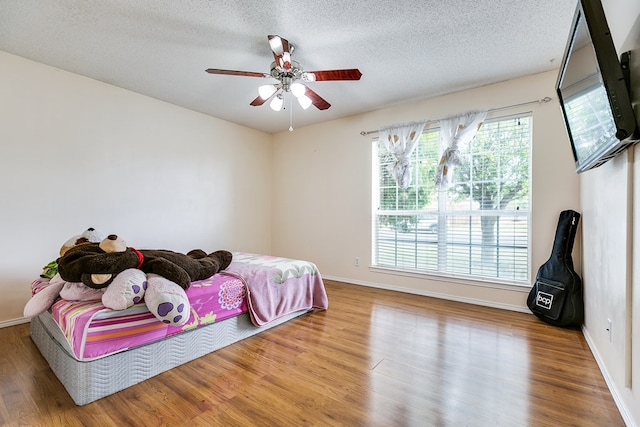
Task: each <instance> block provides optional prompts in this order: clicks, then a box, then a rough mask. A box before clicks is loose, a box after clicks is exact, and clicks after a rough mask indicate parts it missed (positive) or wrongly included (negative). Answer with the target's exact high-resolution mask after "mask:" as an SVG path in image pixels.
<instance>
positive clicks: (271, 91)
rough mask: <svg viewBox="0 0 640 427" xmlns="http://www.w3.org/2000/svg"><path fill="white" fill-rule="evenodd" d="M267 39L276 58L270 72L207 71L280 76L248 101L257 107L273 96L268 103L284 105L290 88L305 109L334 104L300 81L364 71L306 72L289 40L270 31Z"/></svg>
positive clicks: (351, 75)
mask: <svg viewBox="0 0 640 427" xmlns="http://www.w3.org/2000/svg"><path fill="white" fill-rule="evenodd" d="M267 39H268V41H269V47H270V48H271V52H272V53H273V58H274V61H273V62H272V63H271V69H270V72H269V73H258V72H253V71H238V70H224V69H219V68H208V69H207V70H206V72H207V73H210V74H225V75H230V76H246V77H262V78H274V79H276V80H278V83H276V84H267V85H262V86H259V87H258V97H257V98H256V99H254V100H253V101H252V102H251V103H250V104H249V105H251V106H254V107H256V106H259V105H262V104H264V103H265V102H267V101H268V100H269V99H271V98H273V99H272V100H271V102H270V103H269V106H270V107H271V108H272V109H273V110H275V111H280V110H281V109H282V107H283V105H284V94H285V93H287V92H291V93H292V94H293V95H294V96H295V97H296V99H297V100H298V104H300V106H301V107H302V108H303V109H305V110H306V109H307V108H309V107H310V106H311V105H314V106H315V107H316V108H317V109H319V110H326V109H328V108H329V107H331V104H329V103H328V102H327V101H326V100H325V99H324V98H322V97H321V96H320V95H318V94H317V93H316V92H315V91H313V90H312V89H311V88H309V86H306V85H304V84H302V83H300V82H301V81H302V82H315V81H329V80H360V77H361V76H362V73H361V72H360V70H358V69H357V68H350V69H343V70H323V71H306V72H305V71H303V69H302V67H301V66H300V64H299V63H298V62H296V61H294V60H292V59H291V54H292V53H293V51H294V46H293V45H292V44H290V43H289V41H288V40H286V39H283V38H282V37H280V36H277V35H269V36H267Z"/></svg>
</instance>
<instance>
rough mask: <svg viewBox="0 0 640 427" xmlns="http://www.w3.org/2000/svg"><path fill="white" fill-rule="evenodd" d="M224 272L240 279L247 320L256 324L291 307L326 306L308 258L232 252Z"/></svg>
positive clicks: (264, 321)
mask: <svg viewBox="0 0 640 427" xmlns="http://www.w3.org/2000/svg"><path fill="white" fill-rule="evenodd" d="M226 272H227V273H231V274H234V275H236V276H237V277H238V278H241V279H242V280H244V282H245V285H246V287H247V291H248V292H247V301H248V305H249V313H250V314H251V321H252V322H253V324H254V325H256V326H263V325H266V324H267V323H269V322H271V321H273V320H275V319H278V318H280V317H282V316H285V315H287V314H290V313H293V312H294V311H299V310H311V309H327V308H328V307H329V300H328V299H327V293H326V291H325V288H324V283H323V282H322V277H321V276H320V272H319V271H318V268H317V267H316V266H315V264H313V263H311V262H308V261H301V260H294V259H288V258H280V257H274V256H267V255H257V254H250V253H244V252H234V254H233V261H232V262H231V265H229V267H227V269H226Z"/></svg>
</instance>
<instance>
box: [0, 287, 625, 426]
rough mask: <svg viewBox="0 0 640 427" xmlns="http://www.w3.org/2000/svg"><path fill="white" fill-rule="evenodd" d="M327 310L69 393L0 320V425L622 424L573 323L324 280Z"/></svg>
mask: <svg viewBox="0 0 640 427" xmlns="http://www.w3.org/2000/svg"><path fill="white" fill-rule="evenodd" d="M326 286H327V292H328V294H329V305H330V306H329V310H327V311H326V312H316V313H312V314H308V315H305V316H303V317H301V318H298V319H295V320H293V321H291V322H288V323H286V324H284V325H281V326H278V327H275V328H273V329H272V330H268V331H265V332H263V333H261V334H259V335H257V336H255V337H252V338H248V339H246V340H244V341H242V342H240V343H237V344H234V345H231V346H229V347H226V348H224V349H221V350H219V351H217V352H214V353H212V354H209V355H207V356H204V357H202V358H200V359H197V360H195V361H193V362H190V363H188V364H186V365H183V366H180V367H178V368H175V369H173V370H171V371H168V372H165V373H164V374H161V375H158V376H156V377H154V378H152V379H150V380H147V381H145V382H143V383H141V384H138V385H136V386H133V387H130V388H128V389H126V390H124V391H122V392H120V393H117V394H115V395H112V396H108V397H106V398H103V399H101V400H98V401H96V402H93V403H90V404H88V405H86V406H83V407H78V406H76V405H75V404H74V403H73V401H72V400H71V398H70V397H69V395H68V394H67V393H66V391H65V389H64V388H63V387H62V385H61V384H60V383H59V382H58V380H57V378H56V377H55V376H54V374H53V373H52V372H51V370H50V369H49V368H48V366H47V365H46V362H45V361H44V359H43V358H42V356H40V353H39V352H38V350H37V349H36V347H35V345H34V344H33V343H32V342H31V339H30V338H29V331H28V328H29V327H28V324H23V325H18V326H13V327H9V328H4V329H0V425H10V426H13V425H24V426H27V425H28V426H36V425H37V426H129V425H135V426H147V425H148V426H180V425H189V426H254V425H255V426H333V425H341V426H509V427H510V426H554V427H555V426H582V427H584V426H623V425H624V422H623V420H622V418H621V416H620V414H619V412H618V410H617V408H616V406H615V404H614V402H613V399H612V397H611V394H610V393H609V391H608V389H607V387H606V385H605V382H604V379H603V377H602V374H601V373H600V371H599V370H598V367H597V365H596V363H595V361H594V358H593V356H592V354H591V352H590V350H589V348H588V346H587V344H586V342H585V340H584V337H583V336H582V333H581V332H580V331H579V330H567V329H560V328H556V327H553V326H549V325H547V324H545V323H543V322H540V321H539V320H537V319H536V318H534V317H533V316H532V315H529V314H523V313H514V312H508V311H502V310H497V309H491V308H485V307H478V306H471V305H466V304H462V303H455V302H450V301H443V300H438V299H432V298H427V297H421V296H416V295H409V294H402V293H395V292H390V291H383V290H378V289H372V288H367V287H361V286H356V285H348V284H343V283H339V282H333V281H329V280H327V281H326Z"/></svg>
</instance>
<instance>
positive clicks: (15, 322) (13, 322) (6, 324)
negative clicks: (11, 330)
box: [0, 317, 31, 329]
mask: <svg viewBox="0 0 640 427" xmlns="http://www.w3.org/2000/svg"><path fill="white" fill-rule="evenodd" d="M30 321H31V319H27V318H26V317H19V318H17V319H11V320H4V321H2V322H0V329H1V328H8V327H9V326H16V325H21V324H23V323H28V322H30Z"/></svg>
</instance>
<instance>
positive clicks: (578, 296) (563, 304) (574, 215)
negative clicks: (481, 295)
mask: <svg viewBox="0 0 640 427" xmlns="http://www.w3.org/2000/svg"><path fill="white" fill-rule="evenodd" d="M578 221H580V214H579V213H578V212H575V211H572V210H567V211H562V212H561V213H560V219H559V220H558V228H557V229H556V237H555V240H554V242H553V249H552V251H551V257H549V259H548V260H547V262H545V263H544V264H542V266H540V268H539V269H538V274H537V275H536V281H535V284H534V285H533V287H532V288H531V292H529V297H528V298H527V306H528V307H529V309H530V310H531V312H532V313H533V314H535V315H536V316H537V317H538V318H539V319H541V320H543V321H545V322H547V323H550V324H552V325H555V326H581V325H582V321H583V319H584V303H583V300H582V280H581V279H580V276H578V274H577V273H576V272H575V270H574V269H573V258H572V257H571V252H572V250H573V242H574V240H575V237H576V229H577V228H578Z"/></svg>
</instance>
